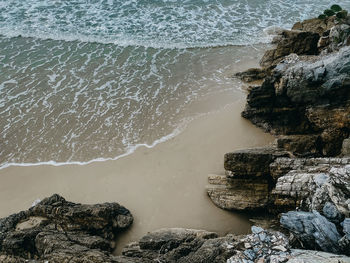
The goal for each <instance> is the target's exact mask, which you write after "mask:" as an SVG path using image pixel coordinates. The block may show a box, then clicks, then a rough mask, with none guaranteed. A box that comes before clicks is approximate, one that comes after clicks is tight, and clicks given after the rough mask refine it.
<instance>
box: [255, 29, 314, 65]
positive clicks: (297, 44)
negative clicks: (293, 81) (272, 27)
mask: <svg viewBox="0 0 350 263" xmlns="http://www.w3.org/2000/svg"><path fill="white" fill-rule="evenodd" d="M319 39H320V35H319V34H318V33H313V32H307V31H299V30H285V31H283V33H282V34H281V39H280V41H279V42H278V44H277V47H276V48H275V49H271V50H268V51H266V52H265V54H264V56H263V57H262V59H261V60H260V65H261V66H262V67H271V66H274V65H276V64H278V63H279V62H280V61H281V59H283V57H285V56H287V55H289V54H292V53H294V54H297V55H316V54H317V53H318V48H317V43H318V40H319Z"/></svg>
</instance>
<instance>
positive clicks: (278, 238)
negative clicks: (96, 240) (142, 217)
mask: <svg viewBox="0 0 350 263" xmlns="http://www.w3.org/2000/svg"><path fill="white" fill-rule="evenodd" d="M123 255H124V257H125V258H127V259H131V260H136V261H137V262H144V263H148V262H150V263H151V262H167V263H175V262H179V263H219V262H220V263H224V262H226V263H242V262H255V263H262V262H276V263H282V262H288V263H297V262H298V263H299V262H310V263H313V262H315V263H316V262H321V263H323V262H324V263H326V262H334V263H339V262H344V263H345V262H350V258H349V257H346V256H339V255H335V254H330V253H324V252H319V251H310V250H298V249H291V248H290V245H289V242H288V238H287V237H286V236H285V235H284V234H282V233H280V232H277V231H267V230H264V229H262V228H260V227H256V226H253V227H252V233H251V234H249V235H245V236H233V235H227V236H225V237H218V236H217V235H216V234H215V233H212V232H207V231H203V230H193V229H182V228H173V229H160V230H157V231H155V232H151V233H148V234H147V235H145V236H144V237H142V238H141V239H140V240H139V241H138V242H134V243H131V244H129V245H128V246H127V247H125V248H124V250H123Z"/></svg>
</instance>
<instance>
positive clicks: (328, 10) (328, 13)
mask: <svg viewBox="0 0 350 263" xmlns="http://www.w3.org/2000/svg"><path fill="white" fill-rule="evenodd" d="M323 13H324V14H325V15H326V16H334V15H335V12H334V11H333V10H332V9H326V10H324V12H323Z"/></svg>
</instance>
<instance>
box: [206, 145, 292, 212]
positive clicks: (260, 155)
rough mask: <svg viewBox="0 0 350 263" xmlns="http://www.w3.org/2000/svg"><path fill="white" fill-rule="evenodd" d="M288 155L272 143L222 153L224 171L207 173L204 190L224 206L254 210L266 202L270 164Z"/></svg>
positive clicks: (266, 203) (268, 191)
mask: <svg viewBox="0 0 350 263" xmlns="http://www.w3.org/2000/svg"><path fill="white" fill-rule="evenodd" d="M286 156H290V155H289V153H287V152H285V151H279V150H277V149H276V148H274V147H263V148H255V149H248V150H239V151H235V152H232V153H227V154H225V161H224V167H225V169H226V175H210V176H209V183H210V186H208V187H207V192H208V195H209V197H210V198H211V199H212V201H213V202H214V204H216V205H217V206H218V207H220V208H223V209H227V210H254V209H261V208H264V207H266V206H267V205H268V202H269V194H270V190H271V187H272V185H271V182H270V181H271V177H270V164H271V163H272V162H273V161H274V160H275V159H276V158H279V157H286Z"/></svg>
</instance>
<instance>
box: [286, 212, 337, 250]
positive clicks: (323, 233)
mask: <svg viewBox="0 0 350 263" xmlns="http://www.w3.org/2000/svg"><path fill="white" fill-rule="evenodd" d="M280 222H281V225H282V226H283V227H284V228H286V229H288V230H289V231H291V232H292V233H293V234H294V235H295V236H296V237H297V239H298V240H299V241H300V242H301V243H302V245H303V246H304V247H305V248H311V249H314V248H318V249H321V250H323V251H327V252H333V253H340V252H342V251H341V248H340V247H339V245H338V241H339V240H340V239H341V236H340V234H339V233H338V231H337V228H336V226H335V225H334V224H333V223H331V222H329V221H328V220H327V219H326V218H325V217H324V216H322V215H320V214H319V213H318V212H316V211H313V212H298V211H291V212H288V213H286V214H282V217H281V220H280Z"/></svg>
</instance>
